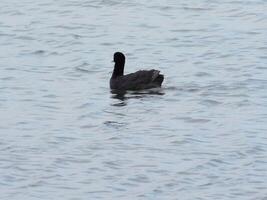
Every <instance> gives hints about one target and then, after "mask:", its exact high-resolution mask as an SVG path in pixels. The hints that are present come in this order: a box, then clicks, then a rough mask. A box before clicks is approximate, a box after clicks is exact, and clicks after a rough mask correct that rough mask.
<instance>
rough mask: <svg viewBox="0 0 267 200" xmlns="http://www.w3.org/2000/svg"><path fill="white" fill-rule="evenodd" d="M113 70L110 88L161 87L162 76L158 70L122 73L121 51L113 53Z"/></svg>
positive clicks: (122, 58) (122, 56)
mask: <svg viewBox="0 0 267 200" xmlns="http://www.w3.org/2000/svg"><path fill="white" fill-rule="evenodd" d="M113 61H114V62H115V66H114V70H113V73H112V76H111V78H110V82H109V83H110V88H111V89H115V90H143V89H150V88H155V87H161V84H162V82H163V80H164V76H163V75H162V74H160V71H158V70H155V69H151V70H140V71H137V72H135V73H131V74H127V75H123V71H124V64H125V56H124V55H123V53H121V52H116V53H114V56H113Z"/></svg>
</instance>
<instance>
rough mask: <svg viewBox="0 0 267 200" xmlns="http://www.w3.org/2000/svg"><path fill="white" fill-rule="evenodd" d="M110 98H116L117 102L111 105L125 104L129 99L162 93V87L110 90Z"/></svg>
mask: <svg viewBox="0 0 267 200" xmlns="http://www.w3.org/2000/svg"><path fill="white" fill-rule="evenodd" d="M110 93H111V94H112V95H111V98H112V99H118V100H119V102H118V103H115V104H112V105H113V106H126V105H127V100H129V99H141V98H145V97H149V96H152V95H164V94H165V93H164V92H163V89H161V88H157V89H149V90H141V91H126V90H111V91H110Z"/></svg>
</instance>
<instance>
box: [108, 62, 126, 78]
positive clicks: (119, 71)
mask: <svg viewBox="0 0 267 200" xmlns="http://www.w3.org/2000/svg"><path fill="white" fill-rule="evenodd" d="M124 64H125V63H115V66H114V70H113V73H112V77H111V78H116V77H118V76H123V71H124Z"/></svg>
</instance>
